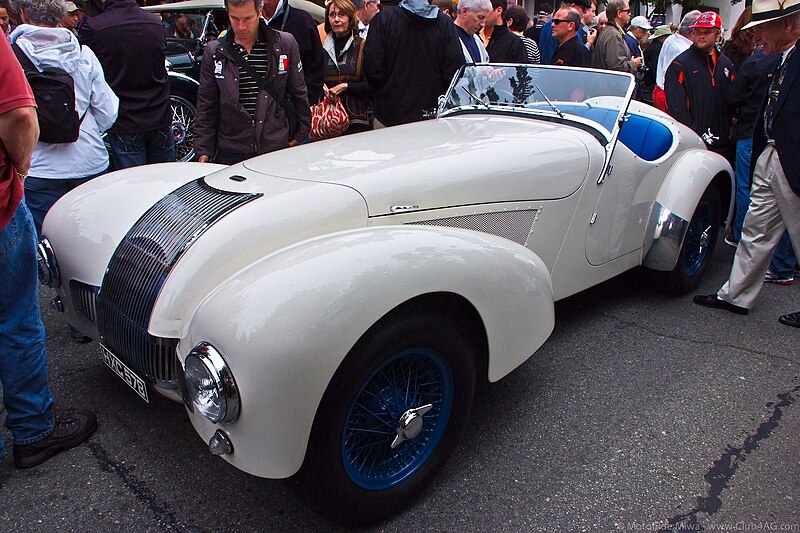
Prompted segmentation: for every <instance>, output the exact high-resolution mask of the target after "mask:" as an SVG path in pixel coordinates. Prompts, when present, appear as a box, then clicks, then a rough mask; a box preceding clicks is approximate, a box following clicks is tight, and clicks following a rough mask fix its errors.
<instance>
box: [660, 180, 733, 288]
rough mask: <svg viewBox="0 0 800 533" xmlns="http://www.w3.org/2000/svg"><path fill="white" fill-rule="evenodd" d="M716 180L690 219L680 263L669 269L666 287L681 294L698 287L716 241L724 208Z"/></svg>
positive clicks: (712, 253)
mask: <svg viewBox="0 0 800 533" xmlns="http://www.w3.org/2000/svg"><path fill="white" fill-rule="evenodd" d="M720 206H721V202H720V197H719V191H718V190H717V186H716V185H715V184H713V183H712V184H711V185H709V186H708V188H707V189H706V191H705V192H704V193H703V196H702V197H701V198H700V201H699V202H698V203H697V207H696V208H695V210H694V213H693V214H692V219H691V221H689V228H688V229H687V231H686V237H684V239H683V245H682V246H681V253H680V255H679V256H678V263H677V264H676V265H675V268H674V269H673V270H672V272H669V273H667V274H668V275H667V280H666V281H667V283H666V288H667V290H668V292H669V293H671V294H673V295H675V296H679V295H682V294H686V293H688V292H691V291H694V290H695V289H697V285H698V284H699V283H700V279H701V278H702V277H703V272H705V270H706V267H707V266H708V263H709V262H710V261H711V257H712V256H713V255H714V247H715V246H716V245H717V238H718V237H719V228H720V225H721V221H722V210H721V207H720Z"/></svg>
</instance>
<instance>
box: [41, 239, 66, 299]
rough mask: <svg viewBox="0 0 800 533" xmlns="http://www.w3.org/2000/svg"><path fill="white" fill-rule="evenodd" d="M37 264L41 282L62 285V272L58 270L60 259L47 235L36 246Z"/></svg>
mask: <svg viewBox="0 0 800 533" xmlns="http://www.w3.org/2000/svg"><path fill="white" fill-rule="evenodd" d="M36 255H37V256H38V257H37V261H36V262H37V264H38V267H39V283H41V284H42V285H46V286H47V287H53V288H57V287H60V286H61V272H60V271H59V270H58V261H56V254H55V252H53V247H52V246H51V245H50V241H48V240H47V238H46V237H43V238H42V239H40V240H39V244H38V245H37V246H36Z"/></svg>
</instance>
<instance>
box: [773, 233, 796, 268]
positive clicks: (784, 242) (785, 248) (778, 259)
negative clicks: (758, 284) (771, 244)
mask: <svg viewBox="0 0 800 533" xmlns="http://www.w3.org/2000/svg"><path fill="white" fill-rule="evenodd" d="M797 266H798V265H797V258H796V257H795V255H794V248H792V240H791V239H790V238H789V232H788V231H784V232H783V237H781V240H780V241H778V247H777V248H775V252H774V253H773V254H772V261H770V263H769V269H770V270H771V271H773V272H775V273H776V274H778V275H779V276H780V277H782V278H793V277H794V271H795V270H797Z"/></svg>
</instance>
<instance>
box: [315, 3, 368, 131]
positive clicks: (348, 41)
mask: <svg viewBox="0 0 800 533" xmlns="http://www.w3.org/2000/svg"><path fill="white" fill-rule="evenodd" d="M325 32H326V35H325V40H324V41H323V43H322V47H323V49H324V50H325V52H326V58H325V59H326V61H325V85H324V86H323V91H324V93H325V98H324V99H323V102H321V103H320V104H318V106H315V107H319V109H315V110H313V112H314V113H315V114H319V113H323V112H327V114H329V115H330V114H331V109H330V108H331V106H336V105H338V102H337V100H339V101H340V102H341V105H342V106H343V108H344V111H345V112H346V114H347V118H348V119H349V126H347V128H346V129H345V130H344V132H343V134H345V135H347V134H350V133H358V132H362V131H368V130H371V129H372V91H371V89H370V87H369V84H368V83H367V81H366V76H365V75H364V70H363V69H362V66H361V64H362V60H363V56H364V39H362V38H361V37H360V36H359V35H358V17H357V16H356V8H355V6H354V5H353V3H352V2H351V1H350V0H331V1H330V2H329V3H328V5H327V7H326V8H325ZM323 108H327V109H323ZM334 113H335V112H334ZM334 120H335V119H334ZM313 129H314V128H313V126H312V137H314V132H313ZM331 136H335V135H331Z"/></svg>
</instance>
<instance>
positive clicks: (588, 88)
mask: <svg viewBox="0 0 800 533" xmlns="http://www.w3.org/2000/svg"><path fill="white" fill-rule="evenodd" d="M633 85H634V79H633V76H631V75H630V74H623V73H620V72H611V71H605V70H592V69H572V68H563V67H551V66H542V65H513V66H512V65H468V66H466V67H465V68H464V70H463V71H462V72H461V73H460V75H458V74H457V75H456V79H455V80H454V81H453V83H452V84H451V86H450V90H449V91H448V93H447V95H446V96H445V99H444V101H443V102H442V105H441V106H440V108H439V116H444V115H447V114H450V113H452V112H455V111H464V110H470V111H473V110H481V109H483V110H502V111H509V112H513V113H522V114H527V115H531V116H537V115H538V116H542V115H546V116H551V117H555V118H558V119H566V120H576V121H578V122H581V123H584V124H589V125H591V126H592V127H594V128H596V129H599V130H600V131H601V132H602V133H603V134H604V136H606V137H608V138H610V136H611V134H612V132H613V131H614V128H615V127H616V125H617V124H618V122H619V118H620V115H621V114H622V113H624V112H625V110H627V108H628V102H629V101H630V98H631V94H632V92H633Z"/></svg>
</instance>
